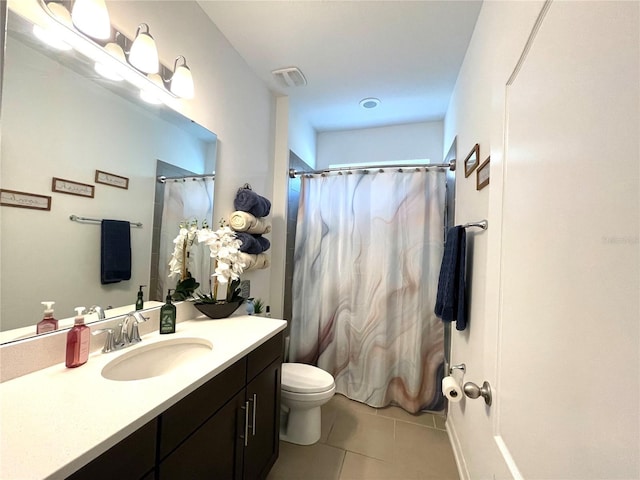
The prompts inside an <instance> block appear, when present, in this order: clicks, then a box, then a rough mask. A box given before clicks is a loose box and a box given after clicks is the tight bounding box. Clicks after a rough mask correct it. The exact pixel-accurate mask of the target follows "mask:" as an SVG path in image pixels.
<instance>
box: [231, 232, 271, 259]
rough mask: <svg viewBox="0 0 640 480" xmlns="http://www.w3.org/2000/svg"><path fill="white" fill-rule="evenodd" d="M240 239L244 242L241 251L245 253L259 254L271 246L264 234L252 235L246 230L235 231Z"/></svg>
mask: <svg viewBox="0 0 640 480" xmlns="http://www.w3.org/2000/svg"><path fill="white" fill-rule="evenodd" d="M235 233H236V237H238V240H240V241H241V242H242V245H240V251H241V252H244V253H251V254H255V255H257V254H259V253H262V252H264V251H266V250H269V247H271V242H269V239H267V238H264V237H263V236H262V235H252V234H250V233H246V232H235Z"/></svg>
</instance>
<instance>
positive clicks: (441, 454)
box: [267, 395, 459, 480]
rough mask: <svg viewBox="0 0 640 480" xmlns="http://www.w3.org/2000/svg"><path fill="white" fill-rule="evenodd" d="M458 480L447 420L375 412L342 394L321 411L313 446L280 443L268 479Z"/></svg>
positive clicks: (395, 410) (393, 409)
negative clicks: (318, 430)
mask: <svg viewBox="0 0 640 480" xmlns="http://www.w3.org/2000/svg"><path fill="white" fill-rule="evenodd" d="M285 479H286V480H311V479H317V480H414V479H415V480H418V479H429V480H459V477H458V471H457V469H456V464H455V460H454V458H453V452H452V451H451V446H450V444H449V438H448V436H447V432H446V430H445V426H444V418H443V417H440V416H437V415H432V414H429V413H425V414H422V415H411V414H409V413H407V412H405V411H404V410H402V409H400V408H398V407H387V408H381V409H376V408H371V407H369V406H367V405H364V404H362V403H358V402H354V401H352V400H349V399H348V398H346V397H344V396H342V395H335V396H334V397H333V398H332V399H331V401H329V403H327V404H326V405H325V406H323V407H322V436H321V438H320V441H319V442H318V443H316V444H315V445H310V446H301V445H294V444H291V443H286V442H280V457H279V458H278V461H277V462H276V464H275V465H274V466H273V469H272V470H271V473H270V474H269V476H268V477H267V480H285Z"/></svg>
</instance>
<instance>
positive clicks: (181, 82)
mask: <svg viewBox="0 0 640 480" xmlns="http://www.w3.org/2000/svg"><path fill="white" fill-rule="evenodd" d="M180 59H182V62H183V64H182V65H178V61H179V60H180ZM170 90H171V91H172V92H173V93H174V94H175V95H177V96H179V97H180V98H193V95H194V91H193V77H192V76H191V70H190V69H189V67H188V66H187V59H186V58H184V57H183V56H182V55H179V56H177V57H176V60H175V62H174V63H173V75H172V76H171V87H170Z"/></svg>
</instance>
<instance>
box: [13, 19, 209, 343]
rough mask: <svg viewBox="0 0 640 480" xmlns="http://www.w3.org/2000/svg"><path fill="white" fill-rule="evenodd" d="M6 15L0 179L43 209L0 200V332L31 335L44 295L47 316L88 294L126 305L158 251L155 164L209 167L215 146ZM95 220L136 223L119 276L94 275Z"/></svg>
mask: <svg viewBox="0 0 640 480" xmlns="http://www.w3.org/2000/svg"><path fill="white" fill-rule="evenodd" d="M7 24H8V27H7V30H8V32H7V41H6V53H5V65H4V71H3V89H2V112H1V116H2V144H1V164H0V168H1V171H0V173H1V175H0V188H2V189H4V190H12V191H15V192H22V193H25V194H27V195H35V196H44V197H50V198H51V208H50V210H46V209H33V208H19V207H16V206H8V205H3V206H2V207H0V208H2V212H1V216H0V220H1V229H0V235H1V238H0V249H1V250H0V255H1V277H2V286H1V288H2V291H1V295H2V296H1V298H2V302H1V305H0V329H1V330H2V333H1V335H0V340H1V341H2V342H6V341H11V340H15V339H18V338H25V337H26V336H30V335H35V334H36V324H37V323H38V322H40V321H41V320H42V318H43V312H44V309H45V306H43V305H41V302H43V301H50V302H55V305H53V310H54V317H55V318H57V319H65V318H68V317H72V316H73V314H74V310H73V308H74V307H76V306H85V307H87V308H89V307H91V306H92V305H98V306H100V307H101V308H102V309H103V311H104V313H105V314H106V316H107V317H109V316H114V315H116V314H121V313H126V312H127V311H130V310H132V309H133V307H134V305H135V303H136V300H137V292H138V291H139V286H140V285H150V280H151V270H152V269H157V262H159V261H160V260H159V256H158V252H157V251H153V248H152V245H153V246H154V247H155V248H159V245H160V228H159V224H160V221H161V218H162V209H156V211H155V215H154V196H155V195H156V186H157V184H158V182H157V179H156V176H157V174H158V172H157V166H158V165H160V162H162V164H163V165H165V166H166V165H169V166H170V167H175V169H176V170H179V171H182V172H192V173H195V174H205V173H208V172H213V171H214V169H215V151H216V137H215V135H214V134H213V133H211V132H209V131H207V130H206V129H204V128H202V127H200V126H198V125H196V124H194V123H193V122H192V121H190V120H189V119H187V118H185V117H183V116H182V115H180V114H178V113H176V112H175V111H173V110H170V109H169V108H168V107H166V106H162V105H151V104H146V103H145V102H144V101H142V100H141V99H140V98H139V95H138V92H132V91H131V90H130V88H132V87H128V86H127V85H124V82H120V84H118V83H117V82H114V81H112V80H107V79H104V78H102V77H100V76H99V75H98V74H97V73H96V72H95V70H94V69H93V64H92V62H91V61H89V60H88V59H85V58H82V57H80V56H79V55H78V54H77V53H75V52H74V51H72V50H70V51H58V50H55V49H53V48H51V47H48V46H45V45H44V44H42V43H41V42H39V41H38V40H37V39H36V38H35V37H34V36H33V34H32V31H33V28H32V26H31V25H30V24H29V23H28V22H27V21H26V20H25V19H23V18H21V17H20V16H18V15H16V14H15V13H14V12H11V11H10V12H8V21H7ZM165 171H166V169H165ZM97 172H98V173H97ZM105 174H106V176H105ZM96 175H99V176H100V178H99V179H97V177H96ZM54 178H56V179H58V180H57V181H56V185H55V188H52V182H53V179H54ZM60 179H61V180H62V182H61V181H60ZM125 185H126V188H125ZM54 190H55V191H54ZM88 192H92V193H93V195H92V196H91V195H89V193H88ZM36 198H37V197H36ZM72 215H77V216H79V217H86V218H91V219H95V220H98V222H77V221H72V220H70V216H72ZM103 219H109V220H121V221H127V222H132V223H140V224H141V227H136V226H132V227H131V229H130V244H131V267H130V269H131V272H130V278H129V279H128V280H122V281H118V282H114V283H108V284H103V283H101V271H100V262H101V223H100V221H101V220H103ZM154 225H155V226H156V228H154ZM174 230H175V232H176V233H177V226H176V229H174ZM154 231H155V240H154ZM176 233H174V234H173V235H174V236H175V234H176ZM168 235H171V233H169V234H168ZM152 256H153V260H152ZM154 262H156V263H155V264H154ZM158 275H159V273H158ZM149 298H150V297H149V293H148V290H147V289H145V293H144V308H149V307H151V306H155V305H158V304H160V303H161V302H160V303H154V302H150V301H149ZM109 307H113V308H112V309H109ZM121 310H123V311H121ZM118 312H119V313H118ZM97 319H98V315H97V314H92V315H91V316H88V317H87V320H88V321H91V320H97ZM64 326H65V322H64V321H61V322H60V326H59V328H64Z"/></svg>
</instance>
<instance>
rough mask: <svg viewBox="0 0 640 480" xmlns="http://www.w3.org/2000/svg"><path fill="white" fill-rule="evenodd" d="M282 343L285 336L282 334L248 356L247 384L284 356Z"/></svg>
mask: <svg viewBox="0 0 640 480" xmlns="http://www.w3.org/2000/svg"><path fill="white" fill-rule="evenodd" d="M282 341H283V334H282V332H280V333H278V334H277V335H276V336H275V337H273V338H270V339H269V340H267V341H266V342H265V343H263V344H262V345H260V346H259V347H258V348H256V349H255V350H254V351H253V352H251V353H249V355H248V356H247V382H250V381H251V380H253V378H254V377H255V376H256V375H258V374H259V373H260V372H261V371H262V370H264V369H265V367H267V365H269V364H270V363H271V362H273V361H274V360H275V359H277V358H279V357H281V356H282V350H283V344H282Z"/></svg>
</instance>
